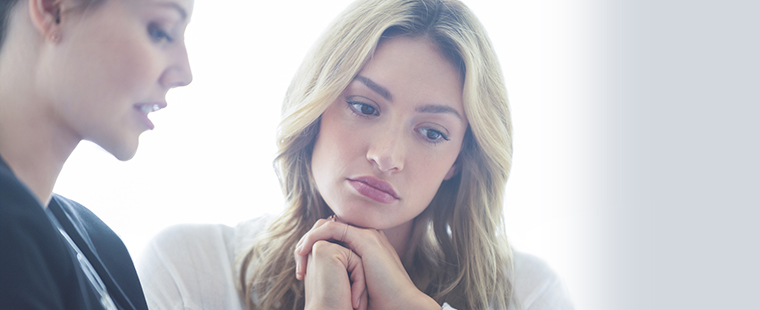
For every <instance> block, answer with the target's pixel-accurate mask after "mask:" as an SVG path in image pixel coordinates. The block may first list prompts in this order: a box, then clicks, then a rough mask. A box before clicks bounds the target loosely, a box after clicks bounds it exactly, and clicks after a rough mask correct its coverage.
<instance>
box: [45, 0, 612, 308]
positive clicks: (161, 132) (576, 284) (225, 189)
mask: <svg viewBox="0 0 760 310" xmlns="http://www.w3.org/2000/svg"><path fill="white" fill-rule="evenodd" d="M591 1H592V0H575V1H560V0H539V1H511V0H510V1H489V0H477V1H476V0H470V1H466V3H467V4H468V5H469V6H470V7H471V8H472V10H473V11H474V12H475V14H476V15H477V16H478V17H479V18H480V19H481V21H482V23H483V24H484V25H485V27H486V29H487V30H488V32H489V35H490V37H491V40H492V41H493V43H494V46H495V49H496V51H497V53H498V54H499V59H500V61H501V65H502V70H503V72H504V76H505V79H506V84H507V90H508V92H509V99H510V103H511V108H512V113H513V114H512V115H513V123H514V129H515V137H514V149H515V153H514V162H513V169H512V174H511V177H510V180H509V182H508V185H507V193H506V202H505V217H506V223H507V230H508V231H507V233H508V236H509V238H510V241H511V243H512V244H513V246H514V247H515V248H516V249H518V250H521V251H525V252H529V253H532V254H535V255H537V256H539V257H541V258H543V259H544V260H546V261H547V262H548V263H549V264H550V265H551V266H552V267H553V268H554V269H555V270H556V271H557V272H558V273H559V274H560V275H561V276H562V277H563V278H564V279H565V282H566V284H567V286H568V288H569V291H570V293H571V295H572V297H573V299H574V302H575V304H576V307H577V309H603V308H605V307H604V306H603V304H604V303H605V300H606V299H605V298H606V297H605V296H604V295H605V294H602V293H600V292H602V291H603V290H604V289H605V286H606V285H605V284H604V283H603V282H604V277H603V271H604V270H605V268H607V267H606V266H607V265H606V262H607V260H606V254H605V252H604V251H603V250H602V249H600V247H601V245H602V244H604V243H605V242H606V241H605V240H606V239H604V238H603V237H604V236H605V234H606V232H608V230H607V227H606V226H605V225H604V224H603V223H605V221H604V219H606V218H607V217H608V216H609V211H607V210H606V209H605V208H603V207H602V205H603V201H604V200H605V196H604V195H605V192H607V191H606V184H605V182H604V177H603V174H604V173H605V168H604V167H606V165H608V163H607V162H606V161H605V158H606V157H605V155H604V154H605V151H604V149H603V146H602V145H601V144H602V142H601V141H602V140H603V139H602V138H603V137H602V132H603V131H604V130H603V126H605V123H604V122H603V119H604V118H603V115H604V112H605V110H604V109H605V108H604V107H603V106H601V101H602V100H603V98H602V97H603V92H602V90H601V89H602V88H603V86H602V85H601V84H600V83H601V76H602V74H601V71H602V69H603V68H601V67H602V64H603V63H604V62H605V60H604V59H603V57H604V54H603V51H602V49H601V48H600V42H599V40H600V38H601V35H600V31H599V30H598V29H600V28H601V27H600V25H599V24H600V20H601V19H600V18H599V17H600V13H599V7H598V6H597V5H595V4H594V3H592V2H591ZM348 3H349V1H345V0H342V1H239V0H215V1H196V3H195V12H194V14H193V17H192V19H193V21H192V23H191V24H190V26H189V27H188V29H187V34H186V40H187V48H188V52H189V56H190V62H191V67H192V70H193V74H194V81H193V83H192V84H191V85H190V86H187V87H184V88H181V89H177V90H173V91H171V92H170V93H169V96H168V97H167V100H168V102H169V106H168V108H167V109H165V110H162V111H159V112H157V113H155V114H152V115H151V119H152V120H153V122H154V123H155V124H156V129H155V130H154V131H152V132H147V133H145V134H143V135H142V136H141V139H140V149H139V151H138V153H137V155H136V156H135V158H134V159H132V160H131V161H128V162H119V161H117V160H115V159H114V158H113V157H112V156H110V155H109V154H108V153H106V152H104V151H103V150H101V149H100V148H99V147H97V146H95V145H93V144H91V143H89V142H84V143H82V144H81V145H80V146H79V148H78V149H77V150H76V151H75V152H74V154H73V155H72V156H71V158H70V159H69V161H68V162H67V164H66V166H65V167H64V170H63V172H62V173H61V175H60V177H59V180H58V183H57V185H56V188H55V191H56V192H57V193H59V194H62V195H64V196H67V197H69V198H72V199H74V200H77V201H79V202H80V203H82V204H84V205H85V206H87V207H88V208H90V209H91V210H93V211H94V212H95V213H96V214H97V215H98V216H100V217H101V218H102V219H103V220H104V221H105V222H106V223H107V224H108V225H110V226H111V228H113V229H114V230H115V231H116V232H117V233H118V234H119V235H120V236H121V237H122V239H123V240H124V242H125V243H126V245H127V247H128V248H129V250H130V252H131V253H132V255H133V257H135V259H137V258H139V256H140V254H141V252H142V248H143V247H144V245H145V244H146V242H147V241H148V240H149V239H150V238H151V237H152V236H153V235H154V234H156V233H157V232H159V231H160V230H161V229H163V228H165V227H167V226H169V225H172V224H177V223H223V224H227V225H235V224H236V223H237V222H239V221H242V220H246V219H249V218H252V217H255V216H258V215H261V214H264V213H277V212H279V211H280V210H281V208H282V201H283V199H282V197H281V192H280V189H279V185H278V182H277V179H276V177H275V174H274V170H273V168H272V160H273V155H274V153H275V143H274V137H275V130H276V126H277V122H278V120H279V109H280V103H281V101H282V98H283V95H284V93H285V90H286V88H287V86H288V84H289V81H290V79H291V78H292V76H293V74H294V73H295V71H296V68H297V67H298V65H299V64H300V62H301V61H302V59H303V57H304V56H305V54H306V52H307V50H308V48H310V46H311V45H312V44H313V42H314V41H315V40H316V38H317V37H318V35H319V34H320V33H321V32H322V31H323V30H324V29H325V27H326V26H327V24H328V23H329V22H330V21H331V20H332V19H333V18H334V17H335V16H336V15H337V14H338V13H339V12H340V11H341V10H343V8H345V7H346V6H347V4H348Z"/></svg>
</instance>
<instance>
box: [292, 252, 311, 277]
mask: <svg viewBox="0 0 760 310" xmlns="http://www.w3.org/2000/svg"><path fill="white" fill-rule="evenodd" d="M293 256H294V258H295V260H296V279H297V280H299V281H302V280H303V278H304V276H305V275H306V263H307V258H308V256H303V255H298V254H295V253H293Z"/></svg>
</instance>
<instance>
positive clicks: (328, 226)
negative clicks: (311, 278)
mask: <svg viewBox="0 0 760 310" xmlns="http://www.w3.org/2000/svg"><path fill="white" fill-rule="evenodd" d="M346 225H348V224H345V223H339V222H325V223H323V224H322V225H321V226H319V227H317V228H314V229H312V230H310V231H309V232H308V233H307V234H306V235H304V237H303V243H301V245H300V246H299V247H298V249H297V250H296V254H298V255H307V254H309V251H310V249H311V246H312V245H314V243H315V242H317V241H320V240H325V241H341V239H344V240H343V243H344V244H346V245H348V247H350V248H352V249H354V252H356V249H355V247H354V246H353V244H354V243H355V242H351V240H352V239H355V236H356V234H358V233H359V232H360V231H361V229H360V228H357V227H354V226H351V225H348V226H346ZM352 236H354V237H352ZM356 253H358V254H361V253H359V252H356Z"/></svg>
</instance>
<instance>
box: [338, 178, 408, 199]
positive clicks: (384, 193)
mask: <svg viewBox="0 0 760 310" xmlns="http://www.w3.org/2000/svg"><path fill="white" fill-rule="evenodd" d="M348 182H349V184H351V186H352V187H353V188H354V189H356V191H357V192H359V194H362V195H364V196H366V197H368V198H370V199H372V200H374V201H377V202H382V203H392V202H394V201H396V200H398V199H399V198H398V194H396V191H394V190H393V186H392V185H391V184H390V183H388V182H385V181H383V180H380V179H378V178H374V177H370V176H365V177H358V178H353V179H348Z"/></svg>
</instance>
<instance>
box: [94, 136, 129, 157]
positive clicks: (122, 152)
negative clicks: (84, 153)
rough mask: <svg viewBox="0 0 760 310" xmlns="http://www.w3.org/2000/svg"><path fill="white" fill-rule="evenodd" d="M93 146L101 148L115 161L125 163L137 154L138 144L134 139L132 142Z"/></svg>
mask: <svg viewBox="0 0 760 310" xmlns="http://www.w3.org/2000/svg"><path fill="white" fill-rule="evenodd" d="M93 142H95V141H93ZM95 144H97V145H99V146H100V147H102V148H103V149H104V150H106V152H108V153H111V155H113V156H114V157H116V159H118V160H120V161H127V160H130V159H132V157H135V153H137V145H138V142H137V139H135V140H134V141H122V142H121V143H119V142H115V143H99V142H95Z"/></svg>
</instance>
